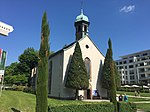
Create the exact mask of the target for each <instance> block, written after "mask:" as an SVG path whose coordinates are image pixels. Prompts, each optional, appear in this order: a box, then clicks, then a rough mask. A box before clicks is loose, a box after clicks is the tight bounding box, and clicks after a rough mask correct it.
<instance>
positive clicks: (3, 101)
mask: <svg viewBox="0 0 150 112" xmlns="http://www.w3.org/2000/svg"><path fill="white" fill-rule="evenodd" d="M35 102H36V101H35V95H33V94H28V93H24V92H21V91H3V93H2V96H1V97H0V112H17V110H18V111H21V112H35V104H36V103H35ZM79 103H80V104H81V103H85V102H82V101H75V100H56V99H50V98H49V99H48V104H49V105H50V106H55V105H57V106H58V105H64V104H65V105H69V104H79ZM86 103H87V102H86ZM13 110H14V111H13ZM15 110H16V111H15Z"/></svg>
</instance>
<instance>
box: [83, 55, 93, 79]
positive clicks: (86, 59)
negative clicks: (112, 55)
mask: <svg viewBox="0 0 150 112" xmlns="http://www.w3.org/2000/svg"><path fill="white" fill-rule="evenodd" d="M84 63H85V67H86V70H87V75H88V78H89V79H91V61H90V59H89V58H88V57H86V58H85V60H84Z"/></svg>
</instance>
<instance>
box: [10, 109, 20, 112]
mask: <svg viewBox="0 0 150 112" xmlns="http://www.w3.org/2000/svg"><path fill="white" fill-rule="evenodd" d="M11 110H12V111H13V112H20V110H17V109H15V108H11Z"/></svg>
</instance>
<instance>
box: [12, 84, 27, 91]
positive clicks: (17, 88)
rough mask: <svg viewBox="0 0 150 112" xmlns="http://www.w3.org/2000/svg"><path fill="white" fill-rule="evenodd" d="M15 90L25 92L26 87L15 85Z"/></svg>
mask: <svg viewBox="0 0 150 112" xmlns="http://www.w3.org/2000/svg"><path fill="white" fill-rule="evenodd" d="M12 88H13V90H14V91H23V90H24V88H25V86H17V85H13V87H12Z"/></svg>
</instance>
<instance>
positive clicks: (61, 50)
mask: <svg viewBox="0 0 150 112" xmlns="http://www.w3.org/2000/svg"><path fill="white" fill-rule="evenodd" d="M85 37H86V36H85ZM85 37H84V38H85ZM87 37H88V38H89V39H90V41H91V42H92V43H93V45H94V46H95V47H96V48H97V50H98V51H99V52H100V53H101V54H102V55H103V53H102V52H101V51H100V50H99V49H98V47H97V46H96V45H95V44H94V42H93V41H92V40H91V38H90V37H89V36H88V35H87ZM84 38H81V39H80V40H78V42H80V41H82V40H83V39H84ZM76 42H77V41H74V42H72V43H71V44H69V45H67V46H65V47H64V48H62V49H60V50H59V51H57V52H56V53H54V54H52V55H51V56H50V57H49V59H50V58H52V57H54V56H55V55H57V54H59V53H61V52H63V51H64V50H66V49H68V48H69V47H71V46H73V45H74V44H75V43H76ZM103 56H104V55H103ZM104 57H105V56H104Z"/></svg>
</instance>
